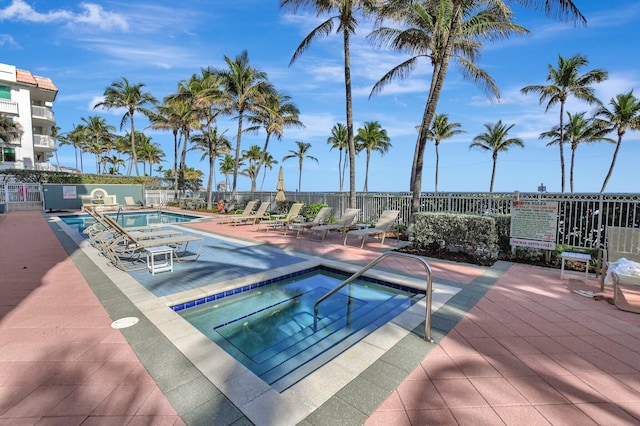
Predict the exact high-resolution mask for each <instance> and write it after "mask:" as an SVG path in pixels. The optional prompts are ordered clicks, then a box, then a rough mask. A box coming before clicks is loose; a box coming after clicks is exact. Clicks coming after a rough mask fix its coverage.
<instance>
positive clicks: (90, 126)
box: [81, 115, 116, 174]
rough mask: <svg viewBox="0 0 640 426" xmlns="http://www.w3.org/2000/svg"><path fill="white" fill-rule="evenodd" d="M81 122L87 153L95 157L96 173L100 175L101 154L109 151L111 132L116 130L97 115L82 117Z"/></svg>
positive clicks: (112, 136) (111, 138) (111, 139)
mask: <svg viewBox="0 0 640 426" xmlns="http://www.w3.org/2000/svg"><path fill="white" fill-rule="evenodd" d="M81 120H82V122H84V132H85V136H86V141H87V145H88V146H89V151H90V152H91V153H92V154H95V156H96V168H97V170H96V172H97V173H98V174H100V173H101V170H100V165H101V164H102V154H103V153H105V152H107V151H109V150H110V149H111V148H110V143H111V142H112V141H113V138H114V135H113V132H115V131H116V128H115V127H113V126H112V125H110V124H107V120H105V119H104V118H102V117H100V116H98V115H94V116H91V117H88V118H87V117H82V118H81Z"/></svg>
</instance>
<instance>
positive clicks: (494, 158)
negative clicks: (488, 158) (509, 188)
mask: <svg viewBox="0 0 640 426" xmlns="http://www.w3.org/2000/svg"><path fill="white" fill-rule="evenodd" d="M497 162H498V157H497V156H495V155H494V156H493V167H492V168H491V185H489V192H493V182H494V180H495V178H496V163H497Z"/></svg>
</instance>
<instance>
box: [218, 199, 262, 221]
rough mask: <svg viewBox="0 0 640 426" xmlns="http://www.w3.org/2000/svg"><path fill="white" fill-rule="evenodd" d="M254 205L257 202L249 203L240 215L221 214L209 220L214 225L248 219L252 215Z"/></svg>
mask: <svg viewBox="0 0 640 426" xmlns="http://www.w3.org/2000/svg"><path fill="white" fill-rule="evenodd" d="M256 204H258V200H252V201H249V202H248V203H247V205H246V206H245V207H244V210H242V212H241V213H239V214H221V215H218V216H214V217H213V218H211V220H212V221H213V222H215V223H230V222H232V221H237V220H245V219H249V218H250V217H251V215H252V214H253V209H254V207H255V206H256Z"/></svg>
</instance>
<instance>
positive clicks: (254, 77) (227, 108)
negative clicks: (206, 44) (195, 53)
mask: <svg viewBox="0 0 640 426" xmlns="http://www.w3.org/2000/svg"><path fill="white" fill-rule="evenodd" d="M224 60H225V62H226V63H227V67H228V69H225V70H222V69H220V70H215V69H209V70H208V72H209V73H211V74H213V75H215V76H216V78H218V79H219V80H220V83H221V88H222V93H221V95H220V96H221V98H220V101H221V103H222V104H223V105H224V112H225V113H226V114H235V115H234V117H233V118H234V120H237V121H238V131H237V133H236V148H235V157H234V161H235V164H234V170H233V184H232V190H231V191H232V192H231V203H234V202H235V198H236V196H235V195H236V190H237V180H238V169H239V167H240V147H241V145H242V127H243V125H244V121H245V118H246V117H245V114H247V113H255V112H256V111H258V110H259V109H260V108H261V107H262V105H263V104H264V103H265V102H266V99H268V97H269V96H271V95H272V94H273V93H274V92H275V90H274V88H273V86H272V85H271V83H269V81H268V79H267V73H265V72H263V71H260V70H259V69H257V68H255V67H253V66H251V65H250V64H249V54H248V53H247V51H246V50H245V51H243V52H242V53H241V54H240V55H238V56H236V58H235V59H231V58H229V57H227V56H225V57H224ZM231 207H233V206H231Z"/></svg>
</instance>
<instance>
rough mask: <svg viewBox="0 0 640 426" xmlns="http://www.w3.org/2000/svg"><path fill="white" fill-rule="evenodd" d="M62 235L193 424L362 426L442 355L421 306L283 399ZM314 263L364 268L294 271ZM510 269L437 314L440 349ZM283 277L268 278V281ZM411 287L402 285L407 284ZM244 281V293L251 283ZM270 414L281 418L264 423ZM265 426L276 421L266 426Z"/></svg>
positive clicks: (491, 274) (481, 280) (500, 266)
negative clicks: (428, 336) (131, 319)
mask: <svg viewBox="0 0 640 426" xmlns="http://www.w3.org/2000/svg"><path fill="white" fill-rule="evenodd" d="M49 222H50V225H51V226H52V227H54V226H55V225H56V224H57V225H58V226H59V227H60V228H61V230H64V224H61V223H60V222H57V223H56V222H55V221H51V220H50V221H49ZM190 231H193V230H191V229H190ZM196 232H201V233H202V234H203V235H212V236H215V237H218V236H219V235H218V234H215V233H211V232H203V231H196ZM56 235H58V236H59V239H60V240H61V242H62V243H63V245H64V246H65V249H66V250H67V251H68V252H69V254H70V255H71V257H72V259H73V260H74V262H75V263H76V264H77V265H78V269H79V270H80V271H81V273H82V274H83V276H85V278H86V279H87V282H89V284H90V286H91V288H92V289H93V290H94V293H96V295H97V296H98V298H99V299H100V301H101V302H102V303H103V305H104V306H105V308H106V309H107V312H109V314H110V315H111V317H112V318H113V319H118V318H121V317H124V316H137V317H139V318H140V319H141V321H140V323H139V324H138V325H136V326H135V327H132V328H130V329H123V330H122V331H123V334H124V335H125V337H126V338H127V340H128V341H129V343H130V345H131V347H132V348H133V349H134V351H135V352H136V354H137V355H138V357H139V358H140V360H141V361H142V362H143V364H144V365H145V367H146V368H147V369H148V371H149V372H150V373H151V375H152V377H153V378H154V380H156V382H157V383H158V385H159V387H160V388H161V389H162V390H163V392H164V393H165V395H166V396H167V398H168V399H169V401H170V402H171V403H172V405H173V406H174V408H175V409H176V411H177V412H178V413H179V414H180V416H181V417H182V418H183V420H184V421H185V422H186V423H187V424H199V422H200V421H201V420H202V419H205V418H206V419H208V420H209V421H211V420H215V423H216V424H231V423H235V422H237V421H241V420H246V421H248V422H252V421H253V422H256V423H257V424H276V423H278V424H293V423H301V424H327V422H328V421H329V422H330V421H331V420H330V419H335V420H336V421H337V420H339V421H340V422H341V423H342V424H361V423H362V422H364V420H366V418H367V417H368V415H370V414H371V413H372V412H373V411H374V410H375V409H376V408H377V407H378V406H379V405H380V403H382V402H383V401H384V399H385V398H386V397H387V396H388V395H389V393H390V392H392V391H393V389H395V387H397V386H398V384H399V383H401V382H402V380H404V379H405V378H406V376H407V375H408V374H409V373H410V372H411V371H413V369H414V368H415V367H416V366H417V365H418V364H419V363H420V361H422V360H423V359H424V357H425V356H426V355H427V354H428V353H429V352H430V351H431V350H432V349H433V347H435V344H433V343H428V342H425V341H424V340H423V337H424V327H422V330H420V328H421V327H420V324H424V313H423V312H424V309H425V304H424V301H423V302H422V303H418V304H416V305H414V306H413V307H412V308H410V310H408V311H407V312H406V313H405V314H402V315H401V316H399V317H397V318H396V319H395V320H393V321H392V322H390V323H389V324H387V326H385V327H387V328H381V329H379V330H384V331H381V334H389V335H391V336H393V340H392V341H389V340H387V341H385V339H381V338H380V333H379V334H378V335H375V334H374V335H371V336H372V337H371V338H370V340H368V341H367V340H366V339H363V342H361V343H364V344H366V346H364V347H366V350H364V351H357V350H355V349H354V348H355V347H354V348H351V349H349V350H348V351H346V352H344V353H343V354H342V355H340V356H339V357H338V358H336V360H334V361H332V363H330V364H331V365H329V366H325V367H328V368H327V370H326V371H322V369H319V370H318V371H317V372H316V373H318V374H316V373H312V375H310V376H309V377H312V376H314V375H315V376H320V375H324V377H325V378H324V379H319V378H318V377H312V378H313V380H309V381H307V382H305V380H306V379H305V380H303V381H302V382H300V383H301V386H297V385H296V386H297V387H296V386H294V387H293V388H291V391H289V390H288V391H285V392H283V394H286V395H284V397H283V396H281V395H282V394H278V392H276V391H274V390H271V389H270V388H269V387H268V385H266V384H265V383H264V382H262V381H261V380H260V379H258V378H257V377H256V376H254V375H253V373H251V372H249V371H248V370H247V369H246V368H245V367H243V366H241V365H240V364H239V363H237V361H235V360H234V359H232V358H231V357H230V356H229V355H228V354H226V352H224V350H222V349H221V348H219V347H218V346H217V345H215V344H214V343H213V342H211V341H210V340H209V339H207V338H206V337H205V336H203V335H202V334H201V333H200V332H199V331H197V330H195V328H193V327H192V326H191V325H190V324H188V323H187V322H186V321H184V319H182V317H180V316H179V314H177V313H175V312H173V311H172V310H171V309H170V308H169V307H168V304H169V303H171V300H170V299H171V297H167V298H166V299H165V298H158V297H156V296H154V295H153V294H150V293H149V292H148V290H146V289H144V287H142V286H140V285H139V284H138V283H137V281H135V280H134V279H133V278H132V277H131V276H130V275H129V274H128V273H126V272H123V271H120V270H117V269H115V268H113V267H109V266H107V265H106V259H104V257H102V256H101V255H99V254H98V252H97V250H95V249H94V248H92V247H90V246H89V245H88V242H87V241H85V240H84V239H83V238H82V236H81V235H79V234H77V233H76V236H77V238H75V239H74V238H73V237H72V235H73V234H68V233H67V231H65V232H64V235H65V237H63V235H62V233H61V232H58V233H56ZM225 238H229V237H228V236H225ZM237 240H240V241H244V240H243V239H241V238H238V239H237ZM254 243H255V242H254ZM272 248H275V249H277V247H272ZM78 249H80V250H78ZM282 251H283V252H286V251H284V250H282ZM314 263H318V264H323V265H337V266H339V268H340V269H345V268H355V269H359V268H360V266H357V265H353V264H349V263H344V262H339V261H335V260H331V259H326V258H322V259H319V258H317V257H316V256H309V260H307V261H306V262H302V264H296V265H295V269H300V268H302V267H308V266H310V265H313V264H314ZM509 265H510V263H508V262H498V263H497V264H496V265H494V266H493V267H492V268H482V269H483V271H484V272H483V274H481V275H480V276H479V277H478V278H476V279H475V280H474V282H472V283H471V284H467V285H465V286H463V287H462V288H461V289H460V290H459V291H458V293H457V294H455V295H453V296H452V297H451V299H449V301H448V302H447V303H446V304H444V305H443V306H442V308H441V309H440V310H439V311H435V309H434V314H433V315H432V327H433V334H434V337H435V338H436V341H439V340H441V338H442V337H444V336H445V335H446V334H447V332H448V331H449V330H451V328H453V326H454V325H455V324H456V323H457V321H458V320H459V319H460V318H461V317H462V316H463V315H464V313H466V311H468V309H470V308H471V307H473V305H475V303H476V302H477V301H478V300H479V299H480V298H481V297H482V296H483V295H484V293H485V292H486V291H487V290H488V289H489V288H490V287H491V286H492V285H493V283H495V282H496V281H497V279H498V278H499V277H500V276H501V275H502V273H504V271H506V269H508V266H509ZM331 267H334V266H331ZM286 268H288V267H285V269H286ZM278 269H282V268H278ZM281 272H282V271H275V270H274V271H268V273H267V274H266V275H269V273H276V274H281ZM255 275H260V274H255ZM385 279H386V278H385ZM406 279H407V277H406V276H403V277H402V280H403V282H404V281H406ZM236 280H239V281H243V282H244V283H245V284H246V280H247V277H243V278H242V279H236ZM116 282H117V284H116ZM412 309H413V310H412ZM420 310H421V311H420ZM168 311H170V312H168ZM403 315H404V316H403ZM356 347H357V345H356ZM352 349H353V351H352ZM212 354H213V355H212ZM341 357H342V358H341ZM363 357H365V358H369V359H370V361H371V362H369V363H368V365H367V366H366V367H365V368H363V369H362V368H361V369H360V370H356V371H353V368H352V364H353V363H356V362H360V361H362V359H363ZM210 358H214V359H216V364H215V365H210V364H211V363H210V362H208V360H209V359H210ZM325 367H323V368H325ZM350 370H351V371H350ZM347 373H349V374H347ZM267 388H269V389H267ZM319 393H321V395H319ZM266 407H271V409H272V410H273V411H272V412H271V413H266V412H265V410H266ZM265 418H267V419H268V420H270V421H265V422H263V420H264V419H265Z"/></svg>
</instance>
